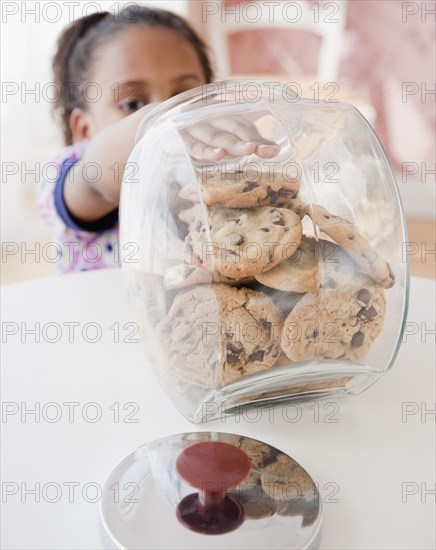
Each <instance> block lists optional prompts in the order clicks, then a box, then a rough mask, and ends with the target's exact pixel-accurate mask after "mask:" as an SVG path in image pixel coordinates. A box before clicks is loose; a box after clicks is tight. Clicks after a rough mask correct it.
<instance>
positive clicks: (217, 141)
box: [189, 123, 257, 156]
mask: <svg viewBox="0 0 436 550" xmlns="http://www.w3.org/2000/svg"><path fill="white" fill-rule="evenodd" d="M189 133H190V135H191V137H193V138H195V139H197V140H199V141H202V142H203V143H207V144H208V145H210V146H211V147H215V148H220V149H224V151H226V153H228V154H229V155H235V156H243V155H252V154H253V153H254V152H255V151H256V147H257V143H255V142H253V141H249V142H247V141H245V140H243V139H240V138H239V137H238V136H237V135H235V134H233V133H232V132H231V131H227V130H225V129H220V128H216V127H215V126H212V124H208V123H204V124H201V125H198V126H192V127H191V128H189Z"/></svg>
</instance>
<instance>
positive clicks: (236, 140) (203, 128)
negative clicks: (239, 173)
mask: <svg viewBox="0 0 436 550" xmlns="http://www.w3.org/2000/svg"><path fill="white" fill-rule="evenodd" d="M181 135H182V138H183V140H184V141H185V143H186V145H187V147H188V151H189V154H190V155H191V156H192V157H193V158H195V159H197V160H221V159H223V158H237V157H241V156H245V155H252V154H254V153H255V154H256V155H257V156H259V157H260V158H264V159H268V158H272V157H275V156H276V155H277V154H278V153H279V152H280V146H279V145H278V144H277V143H275V142H274V141H270V140H268V139H265V138H264V137H262V135H261V134H260V133H259V131H258V129H257V128H256V126H255V125H254V124H253V123H251V122H250V121H248V120H245V119H244V118H242V117H240V116H235V117H233V118H230V117H221V118H214V119H213V120H212V121H211V122H204V123H201V124H196V125H193V126H190V127H189V128H185V129H184V130H182V131H181Z"/></svg>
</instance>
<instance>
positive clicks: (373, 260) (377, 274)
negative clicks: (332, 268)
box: [306, 204, 395, 288]
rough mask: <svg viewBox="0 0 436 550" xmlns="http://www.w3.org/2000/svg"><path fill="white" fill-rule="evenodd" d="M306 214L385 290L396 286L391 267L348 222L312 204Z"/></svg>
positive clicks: (307, 208)
mask: <svg viewBox="0 0 436 550" xmlns="http://www.w3.org/2000/svg"><path fill="white" fill-rule="evenodd" d="M306 213H307V214H308V215H309V216H310V217H311V218H312V221H313V222H314V223H315V224H316V225H317V226H318V227H319V229H320V230H321V231H322V232H323V233H325V234H326V235H328V236H329V237H331V238H332V239H333V240H334V241H335V242H337V243H338V244H339V245H340V246H341V247H342V248H343V249H344V250H345V251H346V252H347V253H348V254H349V255H350V256H351V257H352V258H353V260H354V261H355V262H356V263H357V264H358V265H359V266H360V268H361V269H362V271H363V272H364V273H367V274H368V275H369V276H370V277H371V278H372V279H373V280H374V281H375V282H377V283H379V284H380V285H382V286H383V287H384V288H390V287H392V286H393V285H394V284H395V276H394V274H393V272H392V269H391V267H390V265H389V264H388V263H387V262H386V261H385V260H384V259H383V258H382V257H381V256H379V254H378V253H377V252H376V251H375V250H374V249H373V248H372V247H371V245H370V244H369V242H368V241H367V239H365V237H364V236H363V235H361V234H360V233H359V232H358V231H357V230H356V228H355V227H354V225H353V224H352V223H351V222H349V221H348V220H346V219H344V218H341V217H340V216H335V215H333V214H330V212H328V211H327V210H326V209H325V208H324V207H322V206H320V205H318V204H312V205H311V206H308V207H306Z"/></svg>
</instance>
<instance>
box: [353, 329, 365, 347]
mask: <svg viewBox="0 0 436 550" xmlns="http://www.w3.org/2000/svg"><path fill="white" fill-rule="evenodd" d="M364 340H365V335H364V334H363V332H360V330H359V332H356V333H355V334H353V338H351V347H352V348H360V347H361V346H362V345H363V341H364Z"/></svg>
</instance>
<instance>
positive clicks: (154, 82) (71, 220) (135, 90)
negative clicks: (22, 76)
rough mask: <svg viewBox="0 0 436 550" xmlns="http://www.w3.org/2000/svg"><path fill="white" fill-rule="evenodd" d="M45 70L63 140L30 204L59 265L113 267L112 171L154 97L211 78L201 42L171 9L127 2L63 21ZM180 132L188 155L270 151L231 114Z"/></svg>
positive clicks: (117, 182)
mask: <svg viewBox="0 0 436 550" xmlns="http://www.w3.org/2000/svg"><path fill="white" fill-rule="evenodd" d="M53 69H54V75H55V81H56V83H57V85H58V86H59V89H61V90H62V93H61V94H59V100H58V102H57V104H56V105H55V108H56V111H57V113H58V115H59V117H60V121H61V123H62V127H63V133H64V139H65V144H66V145H67V148H66V149H65V150H64V151H63V152H62V154H61V155H60V157H59V158H58V159H57V162H58V164H59V170H58V175H57V178H56V180H55V181H54V182H53V181H44V182H43V184H42V186H41V189H40V191H39V196H38V205H39V208H40V211H41V213H42V215H43V216H44V218H45V219H46V221H47V223H48V224H49V225H50V226H51V228H52V231H53V233H54V234H55V238H56V241H57V243H58V245H59V247H58V250H59V252H60V258H59V262H58V264H57V265H58V267H59V269H60V271H61V272H72V271H84V270H88V269H95V268H102V267H112V266H113V267H115V266H117V265H118V264H117V263H116V259H115V257H114V254H113V249H114V246H115V244H116V243H117V242H118V203H119V196H120V186H121V179H122V173H123V169H124V166H125V164H126V162H127V160H128V157H129V155H130V152H131V150H132V148H133V146H134V139H135V134H136V130H137V128H138V125H139V123H140V122H141V120H142V119H143V118H144V116H145V114H146V113H147V112H148V111H149V110H150V108H152V107H154V106H155V104H156V103H159V102H161V101H165V100H166V99H168V98H170V97H172V96H174V95H176V94H179V93H181V92H184V91H186V90H188V89H190V88H193V87H196V86H200V85H202V84H206V83H209V82H211V81H212V79H213V72H212V68H211V63H210V59H209V55H208V51H207V48H206V46H205V44H204V43H203V41H202V40H201V39H200V38H199V36H198V35H197V34H196V33H195V32H194V30H193V29H192V28H191V27H190V26H189V25H188V23H187V22H186V21H184V20H183V19H182V18H180V17H179V16H177V15H175V14H173V13H171V12H167V11H164V10H157V9H150V8H145V7H140V6H137V5H129V6H128V7H126V8H124V9H123V10H122V11H121V12H120V13H119V14H118V15H114V14H111V13H109V12H104V13H96V14H92V15H89V16H87V17H83V18H81V19H79V20H77V21H75V22H74V23H73V24H72V25H70V26H69V27H68V28H67V29H66V30H65V31H64V32H63V33H62V35H61V36H60V38H59V42H58V49H57V52H56V55H55V57H54V61H53ZM91 91H92V94H91ZM96 92H97V93H96ZM184 139H185V140H186V145H187V147H188V150H189V152H190V154H191V155H192V156H193V157H195V159H196V160H220V159H222V158H224V157H226V156H240V155H245V154H251V153H256V154H257V155H258V156H260V157H262V158H270V157H271V156H274V155H275V154H276V153H277V152H278V147H277V145H276V144H274V143H272V142H270V141H267V140H265V139H263V138H262V137H261V136H260V134H259V133H258V132H257V130H256V128H255V127H254V126H253V125H252V124H251V123H249V122H247V121H242V120H235V119H233V120H227V121H224V123H223V121H222V120H221V124H220V125H218V124H217V123H215V124H214V125H212V124H203V125H202V126H201V127H197V128H196V129H195V131H194V132H191V135H187V136H185V137H184ZM79 161H80V163H79ZM114 166H117V167H120V169H119V170H114ZM85 167H86V169H85ZM93 167H94V171H93V170H92V168H93ZM95 170H97V173H98V177H93V176H95Z"/></svg>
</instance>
